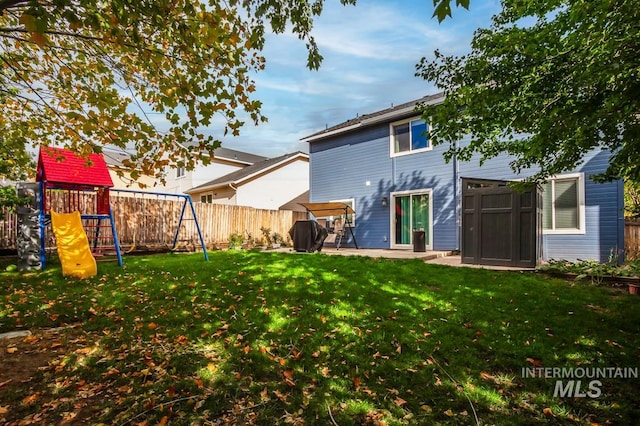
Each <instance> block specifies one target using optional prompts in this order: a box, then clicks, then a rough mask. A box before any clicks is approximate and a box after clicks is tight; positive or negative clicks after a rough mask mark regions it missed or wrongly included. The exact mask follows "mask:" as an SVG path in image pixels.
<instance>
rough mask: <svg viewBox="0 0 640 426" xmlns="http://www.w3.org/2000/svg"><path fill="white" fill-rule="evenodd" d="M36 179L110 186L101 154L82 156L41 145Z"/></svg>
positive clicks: (39, 180) (105, 164) (109, 176)
mask: <svg viewBox="0 0 640 426" xmlns="http://www.w3.org/2000/svg"><path fill="white" fill-rule="evenodd" d="M36 180H37V181H38V182H41V181H45V182H50V183H64V184H74V185H88V186H101V187H109V188H110V187H112V186H113V181H112V180H111V175H109V169H108V168H107V163H105V161H104V157H103V156H102V154H96V153H93V154H90V155H89V156H88V157H86V158H84V157H81V156H79V155H77V154H76V153H74V152H73V151H70V150H68V149H63V148H53V147H45V146H43V147H41V148H40V153H39V154H38V169H37V175H36Z"/></svg>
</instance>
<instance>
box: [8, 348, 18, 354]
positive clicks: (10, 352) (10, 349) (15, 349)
mask: <svg viewBox="0 0 640 426" xmlns="http://www.w3.org/2000/svg"><path fill="white" fill-rule="evenodd" d="M16 352H18V348H16V347H15V346H11V347H10V348H7V353H8V354H15V353H16Z"/></svg>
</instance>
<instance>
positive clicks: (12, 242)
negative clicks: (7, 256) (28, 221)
mask: <svg viewBox="0 0 640 426" xmlns="http://www.w3.org/2000/svg"><path fill="white" fill-rule="evenodd" d="M17 227H18V217H17V216H16V215H15V214H13V213H11V212H10V211H9V209H8V208H2V209H1V211H0V249H11V250H15V248H16V229H17Z"/></svg>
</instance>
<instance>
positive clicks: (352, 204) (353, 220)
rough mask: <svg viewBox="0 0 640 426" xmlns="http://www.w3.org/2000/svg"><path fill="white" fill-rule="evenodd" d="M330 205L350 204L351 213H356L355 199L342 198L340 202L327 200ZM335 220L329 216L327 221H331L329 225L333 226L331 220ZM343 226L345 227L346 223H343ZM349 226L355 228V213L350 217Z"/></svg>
mask: <svg viewBox="0 0 640 426" xmlns="http://www.w3.org/2000/svg"><path fill="white" fill-rule="evenodd" d="M329 202H330V203H345V204H350V205H351V208H352V209H353V211H354V212H355V211H356V199H355V198H343V199H341V200H329ZM334 219H335V217H334V216H329V220H331V223H332V224H333V220H334ZM344 225H345V226H347V223H346V221H345V224H344ZM349 226H350V227H351V228H355V227H356V215H355V213H354V214H352V215H351V222H350V223H349Z"/></svg>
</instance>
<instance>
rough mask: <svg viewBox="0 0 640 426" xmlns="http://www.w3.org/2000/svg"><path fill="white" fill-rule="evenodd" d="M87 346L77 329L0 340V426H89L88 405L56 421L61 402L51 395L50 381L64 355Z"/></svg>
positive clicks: (67, 413) (68, 328)
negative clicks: (19, 425)
mask: <svg viewBox="0 0 640 426" xmlns="http://www.w3.org/2000/svg"><path fill="white" fill-rule="evenodd" d="M91 344H92V343H91V342H90V341H89V338H88V336H87V335H86V334H85V333H84V331H83V330H82V329H81V328H80V327H77V326H71V327H63V328H57V329H50V330H39V331H35V332H33V333H31V334H28V335H26V336H25V335H22V336H19V337H10V338H0V365H2V368H1V369H0V425H5V424H6V425H14V424H53V423H62V424H64V423H67V424H71V423H73V424H80V425H81V424H90V423H91V421H90V420H91V410H90V407H91V404H90V401H84V403H83V404H76V406H75V409H74V410H65V415H64V416H62V417H60V412H59V410H58V408H59V405H60V404H61V403H64V402H65V401H63V400H62V399H61V398H59V397H58V396H56V395H55V393H54V391H53V387H54V383H51V382H50V379H51V377H52V375H53V373H54V372H55V370H56V367H57V366H59V365H61V363H63V361H64V359H65V358H66V357H67V356H68V355H70V354H73V353H77V352H78V351H83V350H86V348H87V347H88V346H90V345H91Z"/></svg>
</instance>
